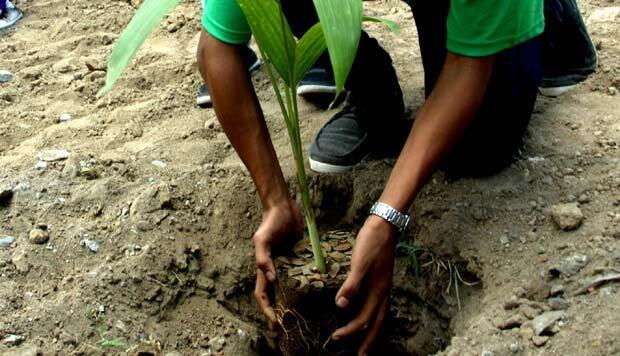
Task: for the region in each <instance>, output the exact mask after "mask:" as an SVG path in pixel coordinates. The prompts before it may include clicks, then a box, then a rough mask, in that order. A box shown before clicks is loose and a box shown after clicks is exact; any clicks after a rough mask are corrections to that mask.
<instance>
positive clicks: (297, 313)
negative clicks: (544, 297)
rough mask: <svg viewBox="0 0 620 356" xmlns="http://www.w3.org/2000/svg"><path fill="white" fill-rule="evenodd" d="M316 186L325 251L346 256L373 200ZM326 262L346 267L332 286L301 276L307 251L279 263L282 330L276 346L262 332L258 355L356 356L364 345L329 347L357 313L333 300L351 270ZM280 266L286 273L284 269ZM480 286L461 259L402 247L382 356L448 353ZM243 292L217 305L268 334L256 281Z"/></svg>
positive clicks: (333, 183) (328, 184)
mask: <svg viewBox="0 0 620 356" xmlns="http://www.w3.org/2000/svg"><path fill="white" fill-rule="evenodd" d="M311 185H312V188H313V189H312V190H313V192H314V194H313V198H314V204H315V206H316V207H317V216H318V217H319V219H318V224H319V226H321V227H322V228H323V229H322V231H321V233H322V234H321V235H322V236H323V238H324V240H325V243H327V245H324V246H323V248H327V249H328V250H330V251H332V252H340V251H334V248H335V246H338V249H341V248H342V246H345V245H346V243H347V242H349V243H354V240H353V237H354V236H355V233H356V232H357V231H358V230H359V227H360V224H361V223H362V222H363V219H364V217H365V207H364V206H363V204H362V203H361V202H362V201H366V200H368V199H366V197H364V199H358V198H356V196H357V195H359V194H361V193H358V192H355V189H354V188H353V187H352V185H351V184H350V182H348V181H347V179H346V178H338V177H337V176H328V177H327V178H325V177H323V176H322V177H321V178H316V177H314V179H312V183H311ZM317 192H320V193H317ZM351 223H354V225H351ZM334 231H335V232H334ZM347 233H348V234H349V235H348V237H344V238H343V237H342V236H341V237H337V239H338V238H340V239H344V240H343V241H341V242H338V241H332V237H330V236H331V235H330V234H332V235H342V234H347ZM417 233H418V234H419V233H420V231H417ZM305 240H307V239H304V240H302V241H305ZM329 245H331V247H330V246H329ZM297 248H298V247H296V249H297ZM351 248H352V247H351ZM345 249H346V247H345ZM350 252H351V250H343V252H342V253H343V254H344V255H345V259H346V258H347V256H348V258H350ZM326 255H328V256H329V257H328V258H327V260H328V267H331V265H332V264H333V263H334V262H338V263H339V264H340V267H341V269H340V272H336V273H335V275H336V276H335V277H333V278H329V277H326V276H325V275H323V276H321V275H318V276H317V273H316V271H314V272H308V271H303V269H304V268H307V264H308V263H309V262H311V260H312V256H311V254H310V252H309V249H308V247H307V246H306V247H305V251H304V248H303V246H302V247H301V248H299V249H298V250H296V252H295V253H294V255H293V256H288V258H286V259H280V260H278V265H279V267H278V268H279V272H278V273H279V276H280V282H279V283H280V290H279V292H278V293H277V294H278V296H279V298H278V299H277V302H278V303H279V304H278V305H276V308H277V310H278V313H279V314H278V315H279V317H280V326H281V328H280V332H279V337H278V338H270V337H271V336H273V335H272V334H270V333H269V332H267V331H266V332H265V337H266V339H267V340H270V342H268V345H269V346H265V348H264V349H262V350H259V352H262V353H264V354H277V353H279V354H283V355H287V356H288V355H319V354H320V355H347V354H351V353H354V351H355V346H354V345H355V342H357V341H359V340H353V342H351V343H349V344H341V343H334V342H331V341H329V342H328V339H329V335H330V334H331V333H332V332H333V331H334V330H335V329H336V328H337V327H339V326H342V325H344V324H345V323H346V322H347V321H349V320H351V318H352V316H354V314H355V313H350V312H343V311H341V310H338V309H337V307H336V306H335V303H334V298H335V294H336V292H337V291H338V289H339V287H340V285H341V284H342V281H343V280H344V278H345V276H346V272H347V271H348V269H349V268H348V263H347V261H346V260H345V261H335V260H334V259H333V258H334V257H337V256H338V255H339V254H336V253H335V254H331V255H330V253H329V251H327V253H326ZM296 258H300V259H301V261H298V260H295V259H296ZM282 261H284V264H285V265H288V266H284V268H281V263H282ZM289 264H290V265H289ZM304 264H305V266H304ZM295 269H299V270H301V272H300V271H296V270H295ZM478 283H479V279H478V278H477V276H476V275H475V270H473V271H472V264H471V263H468V262H467V261H464V260H463V259H462V258H461V257H459V256H458V253H457V252H454V251H451V252H449V253H448V254H446V252H445V251H444V252H442V253H439V252H438V253H433V252H432V251H429V250H426V249H422V248H420V247H418V246H416V245H414V244H411V243H403V244H401V248H399V254H398V257H397V263H396V268H395V275H394V287H393V289H392V294H391V296H392V300H391V308H390V315H389V317H388V319H387V321H386V323H385V324H384V328H383V331H382V336H381V338H380V340H379V344H378V350H381V353H383V354H389V355H428V354H434V353H437V352H439V351H441V350H444V349H445V348H446V347H447V346H448V345H449V343H450V339H451V337H452V335H453V331H452V330H451V319H452V318H453V317H454V316H455V315H456V313H458V312H459V309H460V308H462V307H463V306H464V305H465V304H466V303H467V299H468V298H469V295H471V294H472V293H471V292H472V291H474V292H473V294H476V293H477V291H478V290H479V288H480V285H479V284H478ZM238 285H242V286H243V287H241V288H237V289H236V290H235V291H234V293H231V294H228V295H226V297H225V298H220V299H219V300H218V301H219V302H220V303H221V304H222V305H223V306H225V307H226V308H227V309H229V310H230V311H231V312H233V313H234V314H236V315H237V316H238V317H239V318H241V319H243V320H245V321H247V322H250V323H252V324H254V325H256V326H257V327H258V328H259V329H262V330H268V328H267V325H266V323H265V318H264V317H263V316H262V315H261V314H260V311H259V309H258V307H257V305H256V302H255V301H254V298H253V286H254V280H253V278H250V277H248V278H247V280H245V281H243V282H242V283H240V284H238Z"/></svg>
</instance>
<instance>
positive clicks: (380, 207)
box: [369, 201, 411, 232]
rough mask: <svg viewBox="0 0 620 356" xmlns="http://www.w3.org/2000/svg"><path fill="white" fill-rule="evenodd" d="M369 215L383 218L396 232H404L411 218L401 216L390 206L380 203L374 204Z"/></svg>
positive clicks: (401, 214) (404, 215) (405, 215)
mask: <svg viewBox="0 0 620 356" xmlns="http://www.w3.org/2000/svg"><path fill="white" fill-rule="evenodd" d="M369 213H370V214H371V215H377V216H378V217H380V218H383V219H384V220H385V221H387V222H389V223H390V224H392V225H394V226H395V227H396V229H398V231H400V232H402V231H404V230H405V229H406V228H407V226H408V225H409V221H410V220H411V216H409V215H408V214H403V213H401V212H400V211H398V210H396V209H394V208H392V207H391V206H389V205H387V204H385V203H382V202H380V201H378V202H376V203H374V204H373V205H372V207H371V208H370V211H369Z"/></svg>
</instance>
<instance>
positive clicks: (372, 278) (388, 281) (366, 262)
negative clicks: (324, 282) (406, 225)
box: [332, 215, 396, 355]
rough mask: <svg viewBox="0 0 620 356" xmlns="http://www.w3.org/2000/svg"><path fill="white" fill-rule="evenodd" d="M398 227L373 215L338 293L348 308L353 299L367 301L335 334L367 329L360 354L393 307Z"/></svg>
mask: <svg viewBox="0 0 620 356" xmlns="http://www.w3.org/2000/svg"><path fill="white" fill-rule="evenodd" d="M395 249H396V229H395V228H394V227H393V226H392V225H391V224H390V223H388V222H387V221H385V220H383V219H382V218H380V217H378V216H374V215H371V216H370V217H368V219H366V222H365V223H364V226H363V227H362V229H361V230H360V232H359V233H358V235H357V239H356V243H355V248H354V249H353V256H352V257H351V272H350V273H349V275H348V277H347V279H346V280H345V282H344V283H343V285H342V287H341V288H340V290H339V291H338V293H337V294H336V305H337V306H338V307H340V308H347V307H348V306H349V305H351V302H352V301H353V300H354V299H357V300H360V301H364V302H363V303H362V305H361V307H360V311H359V313H358V315H357V316H356V317H355V318H354V319H353V320H352V321H350V322H349V323H348V324H347V325H345V326H344V327H342V328H340V329H338V330H336V331H335V332H334V333H333V334H332V338H333V340H334V341H337V340H339V339H342V338H347V337H350V336H352V335H354V334H357V333H360V332H362V331H366V336H365V338H364V341H363V342H362V344H361V346H360V348H359V350H358V355H367V354H368V352H369V351H370V348H371V347H372V345H373V343H374V341H375V339H376V338H377V335H378V334H379V331H380V329H381V325H382V324H383V321H384V320H385V318H386V316H387V315H388V313H389V311H390V290H391V288H392V275H393V273H394V254H395Z"/></svg>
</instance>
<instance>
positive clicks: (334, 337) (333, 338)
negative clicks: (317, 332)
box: [332, 334, 340, 341]
mask: <svg viewBox="0 0 620 356" xmlns="http://www.w3.org/2000/svg"><path fill="white" fill-rule="evenodd" d="M332 340H334V341H338V340H340V335H336V334H332Z"/></svg>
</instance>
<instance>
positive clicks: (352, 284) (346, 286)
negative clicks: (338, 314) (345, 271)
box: [336, 269, 364, 308]
mask: <svg viewBox="0 0 620 356" xmlns="http://www.w3.org/2000/svg"><path fill="white" fill-rule="evenodd" d="M363 279H364V273H362V272H361V271H359V270H357V269H355V270H353V269H352V270H351V273H349V275H348V276H347V279H346V280H345V281H344V283H343V284H342V286H341V287H340V290H338V293H336V305H337V306H338V307H339V308H346V307H348V306H349V304H350V303H351V301H352V300H353V299H354V298H355V296H356V295H357V293H358V292H359V290H360V287H361V285H362V281H363Z"/></svg>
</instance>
